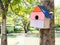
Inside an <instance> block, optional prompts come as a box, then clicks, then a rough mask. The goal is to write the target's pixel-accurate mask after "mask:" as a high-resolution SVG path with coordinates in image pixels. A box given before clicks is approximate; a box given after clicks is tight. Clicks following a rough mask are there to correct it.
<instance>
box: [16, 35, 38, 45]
mask: <svg viewBox="0 0 60 45" xmlns="http://www.w3.org/2000/svg"><path fill="white" fill-rule="evenodd" d="M16 39H17V40H18V44H17V45H39V38H34V37H25V35H20V36H17V37H16Z"/></svg>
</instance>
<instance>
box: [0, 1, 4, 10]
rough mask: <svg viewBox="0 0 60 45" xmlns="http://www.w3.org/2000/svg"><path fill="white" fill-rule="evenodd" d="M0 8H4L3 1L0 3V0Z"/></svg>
mask: <svg viewBox="0 0 60 45" xmlns="http://www.w3.org/2000/svg"><path fill="white" fill-rule="evenodd" d="M0 8H1V9H2V10H4V5H3V3H2V0H0Z"/></svg>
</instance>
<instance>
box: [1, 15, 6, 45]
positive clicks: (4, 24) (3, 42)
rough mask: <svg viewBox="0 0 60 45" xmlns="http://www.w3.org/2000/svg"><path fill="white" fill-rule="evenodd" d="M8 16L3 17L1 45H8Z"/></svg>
mask: <svg viewBox="0 0 60 45" xmlns="http://www.w3.org/2000/svg"><path fill="white" fill-rule="evenodd" d="M6 33H7V32H6V15H5V14H3V15H2V30H1V34H2V37H1V45H7V34H6Z"/></svg>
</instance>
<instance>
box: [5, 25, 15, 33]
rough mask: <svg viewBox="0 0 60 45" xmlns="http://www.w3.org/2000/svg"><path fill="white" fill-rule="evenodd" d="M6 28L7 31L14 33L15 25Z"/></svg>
mask: <svg viewBox="0 0 60 45" xmlns="http://www.w3.org/2000/svg"><path fill="white" fill-rule="evenodd" d="M6 30H7V33H13V32H14V26H7V27H6Z"/></svg>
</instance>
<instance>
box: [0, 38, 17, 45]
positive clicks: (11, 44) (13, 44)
mask: <svg viewBox="0 0 60 45" xmlns="http://www.w3.org/2000/svg"><path fill="white" fill-rule="evenodd" d="M7 41H8V42H7V43H8V45H17V43H18V40H17V39H15V38H11V39H10V38H9V39H8V40H7ZM0 45H1V39H0Z"/></svg>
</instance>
